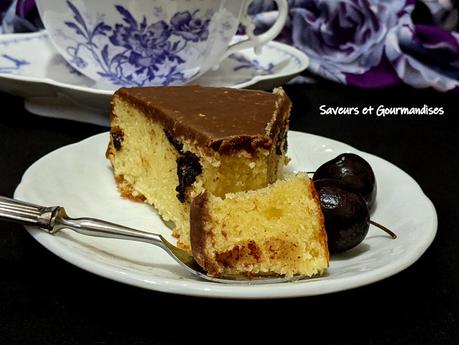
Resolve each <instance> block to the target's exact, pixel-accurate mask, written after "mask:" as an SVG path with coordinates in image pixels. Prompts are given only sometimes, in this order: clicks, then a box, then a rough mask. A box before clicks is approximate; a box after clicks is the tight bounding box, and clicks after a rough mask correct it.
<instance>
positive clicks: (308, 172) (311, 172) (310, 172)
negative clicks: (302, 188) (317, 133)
mask: <svg viewBox="0 0 459 345" xmlns="http://www.w3.org/2000/svg"><path fill="white" fill-rule="evenodd" d="M314 173H315V171H307V172H306V174H308V175H309V174H312V175H314Z"/></svg>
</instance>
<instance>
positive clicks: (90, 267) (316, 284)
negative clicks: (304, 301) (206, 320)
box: [14, 131, 438, 299]
mask: <svg viewBox="0 0 459 345" xmlns="http://www.w3.org/2000/svg"><path fill="white" fill-rule="evenodd" d="M290 134H292V135H294V136H303V135H304V136H310V137H311V138H313V139H314V138H315V139H319V140H324V139H325V140H326V141H327V142H330V143H332V144H333V145H340V146H343V145H344V147H346V150H349V151H352V152H357V153H359V152H360V153H363V154H365V155H369V156H372V157H373V158H375V159H379V160H382V161H384V163H385V164H389V165H390V168H391V169H396V170H397V171H398V172H399V173H401V174H403V175H404V176H405V177H406V178H409V180H410V182H411V183H412V185H413V187H415V188H416V189H417V190H418V192H419V195H418V197H423V201H424V202H425V203H426V207H429V212H431V218H429V219H431V224H430V227H429V229H430V230H429V232H428V233H427V232H426V238H425V239H424V241H423V242H420V243H418V245H417V246H416V247H413V248H410V251H409V252H408V253H409V254H411V255H404V256H403V257H402V258H401V259H402V260H400V259H399V260H397V261H396V263H397V264H389V265H385V266H382V267H379V268H377V269H374V270H370V271H367V272H364V273H360V274H359V275H358V276H357V277H355V276H348V277H340V278H337V282H339V287H338V286H337V282H333V284H330V283H329V282H328V281H327V280H326V277H318V278H314V279H311V280H301V281H296V282H289V283H281V284H276V285H273V284H266V285H252V286H247V285H232V284H231V285H222V284H218V283H214V282H207V281H199V280H187V279H186V277H183V278H178V279H177V278H165V277H158V276H154V277H153V278H152V279H151V280H146V279H145V274H144V273H141V272H140V273H136V272H131V273H130V275H129V276H127V275H126V272H124V271H122V270H121V269H117V268H116V266H114V265H108V264H106V263H104V262H99V261H97V260H95V261H94V260H91V259H89V258H87V257H86V256H84V255H81V254H78V252H73V251H66V250H65V249H66V248H65V247H63V246H62V245H60V244H59V240H55V238H54V237H53V236H50V235H49V234H47V233H45V232H43V231H41V230H38V229H36V228H32V227H27V226H26V229H27V231H28V232H29V233H30V234H31V235H32V237H33V238H35V239H36V240H37V241H38V242H39V243H40V244H41V245H43V246H44V247H45V248H46V249H47V250H49V251H51V252H52V253H53V254H55V255H56V256H58V257H60V258H61V259H63V260H65V261H67V262H69V263H71V264H73V265H74V266H77V267H79V268H81V269H83V270H85V271H88V272H91V273H94V274H96V275H99V276H101V277H104V278H108V279H111V280H114V281H117V282H121V283H124V284H127V285H131V286H137V287H141V288H145V289H149V290H154V291H160V292H166V293H174V294H180V295H187V296H195V297H207V298H231V299H271V298H291V297H307V296H315V295H323V294H328V293H334V292H339V291H344V290H349V289H353V288H357V287H361V286H366V285H369V284H372V283H375V282H377V281H380V280H383V279H386V278H388V277H391V276H393V275H395V274H397V273H399V272H401V271H403V270H405V269H406V268H407V267H409V266H411V265H412V264H413V263H415V262H416V261H417V260H418V259H419V258H420V257H421V256H422V255H423V254H424V253H425V251H426V250H427V249H428V248H429V247H430V245H431V244H432V242H433V240H434V239H435V236H436V233H437V230H438V216H437V212H436V210H435V206H434V205H433V203H432V201H431V200H430V199H429V198H428V196H427V195H426V194H425V193H424V191H423V190H422V188H421V186H420V185H419V184H418V183H417V181H415V180H414V179H413V178H412V177H411V176H410V175H408V174H407V173H406V172H405V171H403V170H402V169H400V168H399V167H397V166H396V165H394V164H393V163H391V162H389V161H387V160H385V159H383V158H380V157H378V156H376V155H373V154H370V153H367V152H364V151H360V150H358V149H356V148H355V147H352V146H350V145H348V144H345V143H343V142H340V141H337V140H334V139H330V138H327V137H324V136H320V135H315V134H310V133H306V132H298V131H289V135H290ZM102 136H106V137H108V132H103V133H99V134H96V135H93V136H90V137H88V138H86V139H83V140H81V141H79V142H76V143H73V144H70V145H66V146H63V147H60V148H58V149H56V150H54V151H52V152H50V153H48V154H46V155H44V156H43V157H41V158H39V159H38V160H37V161H35V162H34V163H33V164H32V165H30V167H29V168H28V169H27V170H26V171H25V173H24V175H23V177H22V179H21V182H20V183H19V185H18V186H17V188H16V190H15V192H14V197H17V198H18V199H21V196H22V195H23V193H24V191H23V190H22V187H21V186H23V185H24V181H26V180H27V178H28V176H29V175H30V174H32V172H33V169H35V167H36V165H37V164H40V163H41V162H43V161H44V160H46V159H48V158H49V157H50V156H51V155H53V154H55V153H56V152H58V151H65V150H68V149H71V148H72V146H78V145H82V144H83V143H85V142H89V141H91V140H97V139H98V138H99V137H102ZM426 212H427V211H426ZM427 235H428V236H427ZM182 279H183V280H182ZM305 284H311V285H312V288H311V285H310V286H309V287H306V288H305ZM273 287H277V288H274V289H273ZM282 287H285V288H282Z"/></svg>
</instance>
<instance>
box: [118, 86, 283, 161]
mask: <svg viewBox="0 0 459 345" xmlns="http://www.w3.org/2000/svg"><path fill="white" fill-rule="evenodd" d="M117 94H118V95H119V96H120V97H121V98H123V99H124V100H126V101H128V102H129V103H130V104H131V105H132V106H133V107H137V108H138V109H140V110H141V111H143V112H144V113H145V114H146V115H147V116H150V117H152V118H153V119H154V120H155V121H157V122H159V123H161V124H162V126H163V127H164V128H165V129H166V130H167V131H168V132H169V133H171V134H172V135H173V136H174V137H180V138H182V139H184V140H191V141H194V142H196V143H197V144H198V145H200V146H202V147H208V148H209V149H212V150H215V151H217V152H219V153H228V152H232V151H234V150H241V149H245V150H247V151H249V152H250V151H253V150H256V149H257V148H260V147H262V148H268V149H269V148H270V147H271V145H272V143H273V138H275V136H277V135H279V133H280V132H281V131H283V130H284V127H285V126H286V123H285V122H286V121H287V120H286V116H285V115H284V114H285V113H288V111H289V110H290V106H291V103H290V100H289V99H288V97H287V96H286V95H285V94H284V93H283V92H282V93H280V94H279V93H277V94H276V93H269V92H263V91H253V90H236V89H230V88H212V87H200V86H175V87H142V88H121V89H119V90H118V91H117Z"/></svg>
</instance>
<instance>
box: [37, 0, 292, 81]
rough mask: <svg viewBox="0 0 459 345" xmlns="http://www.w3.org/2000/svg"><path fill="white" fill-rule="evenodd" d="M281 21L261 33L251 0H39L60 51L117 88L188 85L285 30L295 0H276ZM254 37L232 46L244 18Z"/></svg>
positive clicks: (78, 66) (86, 72) (89, 73)
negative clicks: (290, 1) (251, 12)
mask: <svg viewBox="0 0 459 345" xmlns="http://www.w3.org/2000/svg"><path fill="white" fill-rule="evenodd" d="M275 1H276V3H277V5H278V8H279V13H280V14H279V16H278V19H277V21H276V23H275V24H274V25H273V26H272V27H271V29H269V30H268V31H267V32H265V33H264V34H261V35H254V34H253V33H252V31H253V25H252V24H251V22H250V19H249V17H248V15H247V14H246V13H247V7H248V5H249V3H250V2H251V1H249V0H100V1H96V0H65V1H64V0H37V5H38V9H39V12H40V15H41V18H42V20H43V22H44V25H45V28H46V30H47V31H48V33H49V35H50V38H51V41H52V42H53V44H54V46H55V47H56V49H57V51H58V52H59V53H60V54H61V55H62V56H63V57H64V58H65V59H66V60H67V62H68V63H70V64H71V65H72V66H73V67H74V68H75V69H77V70H78V71H80V72H81V73H83V74H84V75H86V76H88V77H89V78H91V79H93V80H95V81H97V82H98V83H99V84H100V85H102V86H106V87H109V88H117V87H119V86H148V85H155V86H158V85H182V84H186V83H189V82H190V81H191V80H193V79H195V78H197V77H199V76H200V75H202V74H203V73H205V72H206V71H208V70H209V69H211V68H212V67H213V66H216V65H218V63H219V62H220V61H221V60H222V59H223V58H224V57H226V56H228V55H229V54H231V53H233V52H235V51H237V50H240V49H245V48H249V47H253V48H260V47H261V46H262V45H263V44H265V43H267V42H268V41H270V40H272V39H273V38H274V37H275V36H277V34H278V33H279V32H280V30H281V29H282V27H283V26H284V24H285V21H286V18H287V0H275ZM240 23H242V24H243V25H245V26H246V27H247V28H248V30H247V31H248V33H249V34H248V39H247V40H244V41H242V42H239V43H236V44H233V45H231V40H232V38H233V36H234V35H235V33H236V31H237V28H238V26H239V24H240Z"/></svg>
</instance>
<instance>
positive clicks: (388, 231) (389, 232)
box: [370, 219, 397, 240]
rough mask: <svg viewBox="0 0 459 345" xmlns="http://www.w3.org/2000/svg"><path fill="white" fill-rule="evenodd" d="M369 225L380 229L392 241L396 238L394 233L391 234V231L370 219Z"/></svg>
mask: <svg viewBox="0 0 459 345" xmlns="http://www.w3.org/2000/svg"><path fill="white" fill-rule="evenodd" d="M370 224H373V225H374V226H376V227H378V228H380V229H381V230H382V231H384V232H386V233H387V234H388V235H389V236H390V237H392V238H393V239H394V240H395V239H396V238H397V235H396V234H395V233H394V232H392V231H391V230H389V229H388V228H386V227H385V226H384V225H381V224H379V223H376V222H374V221H372V220H371V219H370Z"/></svg>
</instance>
